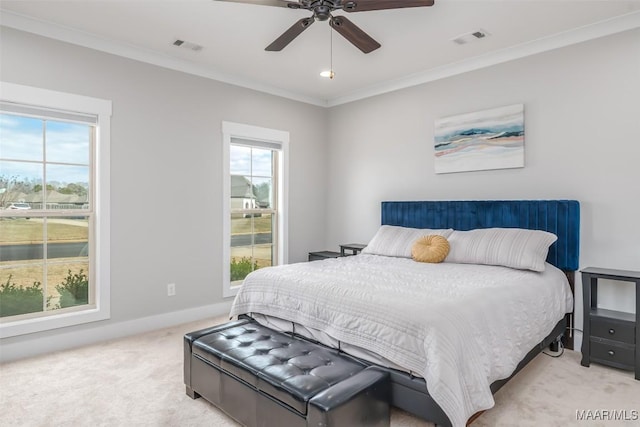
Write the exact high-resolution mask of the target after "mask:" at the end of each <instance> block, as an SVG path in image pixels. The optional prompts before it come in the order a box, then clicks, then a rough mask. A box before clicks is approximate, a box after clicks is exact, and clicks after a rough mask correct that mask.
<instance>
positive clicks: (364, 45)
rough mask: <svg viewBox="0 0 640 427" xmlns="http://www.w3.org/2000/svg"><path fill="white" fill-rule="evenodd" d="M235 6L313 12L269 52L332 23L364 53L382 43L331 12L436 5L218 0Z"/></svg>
mask: <svg viewBox="0 0 640 427" xmlns="http://www.w3.org/2000/svg"><path fill="white" fill-rule="evenodd" d="M219 1H228V2H233V3H251V4H260V5H264V6H278V7H287V8H289V9H305V10H308V11H311V12H313V15H312V16H310V17H309V18H302V19H300V20H299V21H298V22H296V23H295V24H293V25H292V26H291V27H290V28H289V29H288V30H287V31H285V32H284V33H283V34H282V35H281V36H280V37H278V38H277V39H275V40H274V42H273V43H271V44H270V45H269V46H267V47H266V48H265V50H268V51H281V50H282V49H284V48H285V47H286V46H287V45H288V44H289V43H291V42H292V41H293V39H295V38H296V37H298V36H299V35H300V34H302V32H303V31H304V30H306V29H307V28H309V27H310V26H311V24H313V23H314V22H315V21H327V20H328V21H329V25H331V28H333V29H334V30H336V31H337V32H338V33H340V35H341V36H343V37H344V38H345V39H347V40H348V41H349V42H351V43H352V44H353V45H354V46H356V47H357V48H358V49H360V50H361V51H362V52H364V53H369V52H373V51H374V50H376V49H378V48H379V47H380V43H378V42H377V41H375V40H374V39H373V38H371V36H369V35H368V34H367V33H365V32H364V31H362V30H361V29H360V28H359V27H358V26H356V25H355V24H354V23H353V22H351V21H350V20H349V19H347V18H346V17H344V16H333V15H332V14H331V12H333V11H335V10H342V11H344V12H349V13H351V12H367V11H370V10H383V9H400V8H405V7H423V6H433V2H434V0H298V1H287V0H262V1H261V0H219Z"/></svg>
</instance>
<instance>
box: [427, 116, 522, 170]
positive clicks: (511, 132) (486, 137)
mask: <svg viewBox="0 0 640 427" xmlns="http://www.w3.org/2000/svg"><path fill="white" fill-rule="evenodd" d="M434 149H435V160H434V164H435V173H451V172H466V171H478V170H490V169H510V168H522V167H524V105H523V104H516V105H509V106H506V107H500V108H493V109H491V110H484V111H477V112H474V113H467V114H460V115H456V116H450V117H444V118H441V119H437V120H436V122H435V142H434Z"/></svg>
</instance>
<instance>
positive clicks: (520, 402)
mask: <svg viewBox="0 0 640 427" xmlns="http://www.w3.org/2000/svg"><path fill="white" fill-rule="evenodd" d="M223 321H224V319H223V318H216V319H209V320H202V321H199V322H194V323H189V324H185V325H181V326H177V327H173V328H169V329H163V330H159V331H155V332H152V333H147V334H144V335H140V336H135V337H130V338H125V339H120V340H114V341H110V342H105V343H102V344H98V345H93V346H89V347H84V348H80V349H76V350H70V351H64V352H59V353H54V354H50V355H46V356H42V357H37V358H33V359H27V360H21V361H17V362H11V363H7V364H3V365H0V426H29V427H31V426H47V427H49V426H74V427H75V426H194V427H195V426H216V427H217V426H237V424H236V423H235V422H233V421H232V420H231V419H229V418H228V417H227V416H225V415H224V414H223V413H222V412H220V411H218V410H217V409H216V408H215V407H213V406H212V405H210V404H208V403H207V402H206V401H205V400H204V399H197V400H192V399H190V398H189V397H187V395H186V394H185V389H184V384H183V380H182V364H183V349H182V336H183V335H184V334H185V333H187V332H191V331H195V330H198V329H202V328H205V327H208V326H211V325H213V324H215V323H221V322H223ZM495 398H496V406H495V407H494V408H493V409H491V410H489V411H487V412H486V413H484V414H483V415H482V416H481V417H480V418H478V419H477V420H476V421H475V422H474V423H473V424H472V425H473V426H474V427H475V426H477V427H489V426H509V427H511V426H525V427H526V426H541V427H542V426H544V427H552V426H558V427H564V426H572V425H575V426H608V425H611V426H626V425H633V426H640V421H638V420H635V421H609V422H605V421H601V420H600V421H578V420H577V419H576V411H577V410H592V411H595V410H603V409H606V410H618V411H620V410H626V411H627V415H629V417H628V418H631V416H632V414H633V412H632V411H638V410H640V381H635V380H634V379H633V374H632V373H631V372H624V371H619V370H615V369H610V368H606V367H603V366H598V365H595V364H594V365H592V366H591V367H590V368H588V369H587V368H584V367H581V366H580V354H579V353H577V352H572V351H567V352H565V354H564V355H563V356H562V357H560V358H557V359H553V358H550V357H548V356H545V355H540V356H538V357H537V358H536V359H534V360H533V361H532V362H531V363H530V364H529V365H528V366H527V367H526V368H525V369H524V370H523V371H522V372H520V373H519V374H518V376H516V378H514V379H513V380H512V381H510V382H509V384H507V385H506V386H505V387H503V388H502V389H501V390H500V391H499V392H498V393H497V394H496V396H495ZM391 425H392V426H394V427H400V426H402V427H419V426H422V427H426V426H431V425H432V424H430V423H426V422H424V421H421V420H419V419H416V418H414V417H412V416H410V415H408V414H406V413H404V412H402V411H398V410H394V411H393V413H392V421H391ZM345 427H347V426H345Z"/></svg>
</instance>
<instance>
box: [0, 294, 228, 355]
mask: <svg viewBox="0 0 640 427" xmlns="http://www.w3.org/2000/svg"><path fill="white" fill-rule="evenodd" d="M231 302H232V301H226V302H221V303H217V304H212V305H206V306H202V307H196V308H190V309H187V310H181V311H173V312H170V313H163V314H158V315H155V316H149V317H143V318H140V319H134V320H128V321H124V322H117V323H109V324H106V325H105V324H103V323H105V322H96V323H93V324H85V325H82V326H81V327H80V328H83V329H80V330H79V329H78V328H73V330H68V331H62V330H61V329H56V330H52V331H48V332H45V333H37V334H31V335H23V336H21V337H12V338H9V339H4V340H2V342H1V343H0V363H4V362H10V361H13V360H18V359H24V358H27V357H33V356H39V355H42V354H47V353H53V352H56V351H62V350H68V349H70V348H75V347H82V346H85V345H89V344H95V343H98V342H102V341H107V340H112V339H116V338H123V337H127V336H131V335H136V334H141V333H144V332H148V331H153V330H156V329H162V328H168V327H171V326H176V325H180V324H182V323H188V322H194V321H196V320H200V319H206V318H211V317H217V316H222V315H224V314H227V313H229V310H230V309H231ZM43 334H44V335H43ZM7 341H14V342H7Z"/></svg>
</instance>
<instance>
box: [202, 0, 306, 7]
mask: <svg viewBox="0 0 640 427" xmlns="http://www.w3.org/2000/svg"><path fill="white" fill-rule="evenodd" d="M215 1H225V2H228V3H247V4H258V5H262V6H277V7H292V8H295V9H297V8H298V7H299V6H300V4H299V3H298V2H290V1H285V0H215ZM289 4H293V5H294V6H289Z"/></svg>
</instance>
